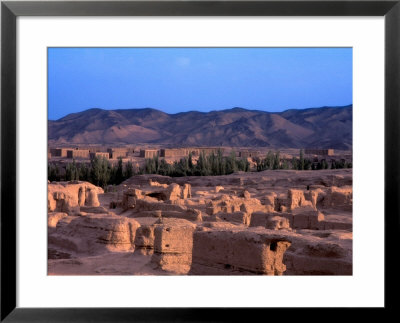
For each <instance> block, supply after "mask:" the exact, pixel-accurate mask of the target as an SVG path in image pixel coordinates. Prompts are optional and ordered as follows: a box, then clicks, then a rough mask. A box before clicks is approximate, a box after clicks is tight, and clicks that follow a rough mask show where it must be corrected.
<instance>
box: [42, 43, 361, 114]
mask: <svg viewBox="0 0 400 323" xmlns="http://www.w3.org/2000/svg"><path fill="white" fill-rule="evenodd" d="M352 59H353V54H352V49H351V48H49V49H48V109H49V119H50V120H55V119H59V118H61V117H63V116H65V115H67V114H69V113H73V112H79V111H83V110H86V109H90V108H101V109H132V108H147V107H150V108H155V109H159V110H162V111H164V112H167V113H178V112H182V111H191V110H197V111H211V110H223V109H230V108H233V107H242V108H246V109H256V110H265V111H271V112H272V111H283V110H287V109H304V108H310V107H321V106H343V105H348V104H351V103H352V96H353V86H352V82H353V75H352V70H353V64H352Z"/></svg>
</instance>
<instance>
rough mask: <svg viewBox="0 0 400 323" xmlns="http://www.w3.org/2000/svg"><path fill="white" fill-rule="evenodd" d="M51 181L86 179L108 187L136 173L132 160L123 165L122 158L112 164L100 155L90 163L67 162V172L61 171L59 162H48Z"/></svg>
mask: <svg viewBox="0 0 400 323" xmlns="http://www.w3.org/2000/svg"><path fill="white" fill-rule="evenodd" d="M47 174H48V179H49V181H62V180H64V181H74V180H80V181H86V182H90V183H92V184H94V185H96V186H101V187H103V188H104V187H106V186H107V185H110V184H111V185H112V184H115V185H118V184H120V183H122V182H123V181H124V180H126V179H128V178H130V177H132V176H133V175H135V172H134V169H133V165H132V163H131V162H130V161H128V162H127V163H126V165H125V166H123V163H122V158H119V159H118V163H117V164H116V165H112V164H111V163H110V162H109V161H108V160H107V158H105V157H98V156H96V157H95V158H93V159H91V160H90V164H89V165H88V164H86V163H76V162H75V160H73V161H72V163H69V164H67V166H66V168H65V172H63V171H61V169H60V168H59V167H58V165H57V164H53V163H49V164H48V170H47Z"/></svg>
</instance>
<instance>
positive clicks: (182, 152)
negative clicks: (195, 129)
mask: <svg viewBox="0 0 400 323" xmlns="http://www.w3.org/2000/svg"><path fill="white" fill-rule="evenodd" d="M191 152H192V149H190V148H166V149H160V157H182V156H188V155H189V153H191ZM192 153H193V152H192Z"/></svg>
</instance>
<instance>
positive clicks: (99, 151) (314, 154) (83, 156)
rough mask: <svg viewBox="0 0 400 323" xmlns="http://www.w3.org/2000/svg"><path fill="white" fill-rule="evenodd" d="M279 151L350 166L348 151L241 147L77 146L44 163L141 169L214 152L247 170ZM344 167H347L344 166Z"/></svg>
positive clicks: (287, 157) (288, 157)
mask: <svg viewBox="0 0 400 323" xmlns="http://www.w3.org/2000/svg"><path fill="white" fill-rule="evenodd" d="M278 151H279V154H280V156H279V158H280V160H281V163H283V162H285V161H287V162H291V161H292V160H293V158H300V157H301V156H300V152H302V153H303V154H304V155H303V156H302V157H303V158H305V159H307V160H310V161H311V162H312V163H315V164H317V163H321V162H322V163H326V165H327V167H326V168H331V166H332V163H342V164H347V165H350V164H351V163H352V153H351V151H335V150H334V149H314V148H304V149H279V150H277V149H271V148H264V147H260V148H257V149H254V148H241V147H185V148H154V147H132V146H125V147H106V146H80V147H49V148H48V161H49V162H51V163H54V164H58V165H59V166H61V167H62V166H65V165H67V164H68V163H71V162H72V161H73V160H74V161H76V162H79V163H90V161H91V160H92V159H94V158H96V157H97V158H105V159H107V160H108V161H109V162H110V164H111V165H115V164H116V163H118V162H119V160H122V162H123V163H124V164H125V163H127V162H130V163H132V165H133V167H134V168H136V170H138V169H139V168H140V167H143V166H144V164H145V161H146V159H152V158H160V159H163V160H165V161H166V162H167V163H168V164H173V163H174V162H177V161H179V160H181V159H182V158H185V157H188V156H189V155H190V156H191V158H192V159H193V162H194V163H196V162H197V160H198V158H199V156H200V155H201V154H203V155H204V156H210V155H212V154H214V155H217V154H218V153H220V154H222V156H225V157H227V156H232V155H234V156H235V157H236V158H238V159H244V160H246V161H247V162H248V163H249V165H250V170H252V169H254V170H256V168H257V161H259V160H262V159H264V158H266V157H267V155H268V153H271V152H273V153H276V152H278ZM346 168H347V167H346Z"/></svg>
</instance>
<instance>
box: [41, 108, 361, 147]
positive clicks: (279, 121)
mask: <svg viewBox="0 0 400 323" xmlns="http://www.w3.org/2000/svg"><path fill="white" fill-rule="evenodd" d="M352 124H353V106H352V105H349V106H344V107H321V108H310V109H301V110H299V109H291V110H286V111H283V112H266V111H259V110H247V109H243V108H233V109H228V110H220V111H211V112H198V111H188V112H181V113H176V114H168V113H165V112H162V111H159V110H156V109H151V108H145V109H125V110H102V109H97V108H96V109H89V110H85V111H82V112H78V113H72V114H69V115H67V116H65V117H63V118H61V119H58V120H49V121H48V139H49V144H53V145H57V144H62V145H65V144H105V145H120V144H154V145H164V146H174V147H184V146H233V147H271V148H305V147H309V148H334V149H344V150H347V149H351V147H352Z"/></svg>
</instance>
